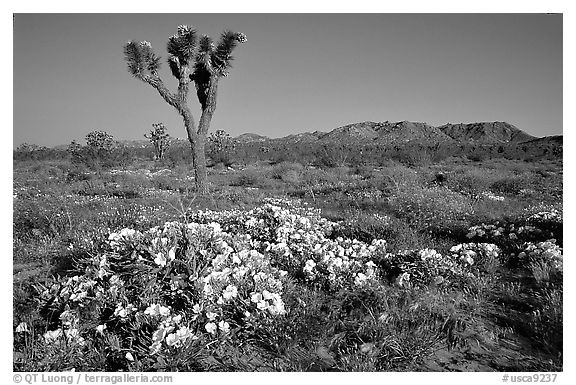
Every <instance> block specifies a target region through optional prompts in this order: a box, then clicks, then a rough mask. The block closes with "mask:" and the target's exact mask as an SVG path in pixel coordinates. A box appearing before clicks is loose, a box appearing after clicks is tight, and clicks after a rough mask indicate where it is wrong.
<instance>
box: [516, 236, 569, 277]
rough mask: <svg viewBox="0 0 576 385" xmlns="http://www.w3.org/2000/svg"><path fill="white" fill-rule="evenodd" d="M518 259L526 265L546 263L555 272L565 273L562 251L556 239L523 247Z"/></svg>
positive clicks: (526, 244) (530, 243) (528, 243)
mask: <svg viewBox="0 0 576 385" xmlns="http://www.w3.org/2000/svg"><path fill="white" fill-rule="evenodd" d="M518 259H519V260H520V261H522V262H524V263H526V264H536V263H544V264H546V265H548V266H550V268H551V269H553V271H556V272H560V273H562V272H563V267H564V263H563V258H562V249H561V248H560V247H559V246H558V245H557V244H556V241H555V240H554V239H549V240H547V241H545V242H538V243H532V242H527V243H525V244H524V245H523V246H522V251H521V252H520V253H519V254H518Z"/></svg>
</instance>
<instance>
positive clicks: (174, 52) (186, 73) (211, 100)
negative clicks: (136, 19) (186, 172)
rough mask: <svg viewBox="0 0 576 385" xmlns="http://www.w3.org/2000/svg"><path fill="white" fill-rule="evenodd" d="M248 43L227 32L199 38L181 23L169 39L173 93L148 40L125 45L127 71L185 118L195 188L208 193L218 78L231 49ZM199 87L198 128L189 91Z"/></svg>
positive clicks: (225, 70) (223, 72)
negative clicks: (210, 138) (210, 131)
mask: <svg viewBox="0 0 576 385" xmlns="http://www.w3.org/2000/svg"><path fill="white" fill-rule="evenodd" d="M244 42H246V35H244V34H242V33H236V32H231V31H224V32H223V33H222V36H221V37H220V41H219V42H218V44H217V45H215V44H214V42H213V41H212V39H211V38H210V37H209V36H206V35H202V37H200V39H197V36H196V30H195V29H193V28H192V27H189V26H187V25H180V26H178V33H177V34H176V35H173V36H171V37H170V38H169V39H168V45H167V50H168V53H169V57H168V65H169V66H170V70H171V72H172V75H173V76H174V77H175V78H176V79H177V80H178V91H177V92H176V93H172V92H171V91H170V90H169V89H168V88H167V87H166V86H165V85H164V82H163V81H162V79H160V76H159V75H158V70H159V69H160V57H159V56H156V54H155V53H154V51H153V50H152V46H151V44H150V43H149V42H147V41H143V42H136V41H130V42H128V43H127V44H126V45H125V46H124V55H125V58H126V61H127V63H128V70H129V71H130V73H131V74H132V75H133V76H134V77H136V78H137V79H140V80H142V81H144V82H145V83H148V84H149V85H151V86H152V87H153V88H155V89H156V91H158V93H159V94H160V96H162V98H163V99H164V100H165V101H166V102H167V103H168V104H170V105H171V106H172V107H174V108H175V109H176V111H178V113H179V114H180V115H181V116H182V119H183V120H184V127H185V128H186V132H187V134H188V140H189V141H190V146H191V148H192V160H193V162H194V172H195V177H196V187H197V189H198V191H199V192H200V193H205V192H206V155H205V152H204V150H205V145H206V135H207V133H208V129H209V128H210V121H211V120H212V116H213V115H214V110H215V109H216V92H217V88H218V81H219V80H220V78H221V77H224V76H227V75H228V71H229V70H230V67H231V65H230V62H231V61H232V51H233V50H234V48H236V46H237V44H238V43H244ZM191 82H194V84H195V86H196V96H197V97H198V101H199V102H200V107H201V110H202V114H201V116H200V120H199V123H198V127H196V123H195V122H194V118H193V116H192V112H191V110H190V107H189V106H188V93H189V88H190V83H191Z"/></svg>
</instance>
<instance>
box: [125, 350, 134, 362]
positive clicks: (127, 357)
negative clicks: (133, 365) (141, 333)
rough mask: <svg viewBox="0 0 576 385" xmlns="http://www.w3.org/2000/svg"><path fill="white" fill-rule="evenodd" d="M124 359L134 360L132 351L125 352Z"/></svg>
mask: <svg viewBox="0 0 576 385" xmlns="http://www.w3.org/2000/svg"><path fill="white" fill-rule="evenodd" d="M126 359H127V360H128V361H134V357H133V356H132V353H130V352H128V353H126Z"/></svg>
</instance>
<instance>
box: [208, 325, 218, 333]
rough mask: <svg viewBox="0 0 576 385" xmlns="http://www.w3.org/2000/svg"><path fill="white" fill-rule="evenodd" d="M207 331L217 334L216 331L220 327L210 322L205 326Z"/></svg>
mask: <svg viewBox="0 0 576 385" xmlns="http://www.w3.org/2000/svg"><path fill="white" fill-rule="evenodd" d="M205 328H206V331H207V332H208V333H210V334H216V330H217V329H218V327H217V326H216V324H215V323H214V322H208V323H207V324H206V326H205Z"/></svg>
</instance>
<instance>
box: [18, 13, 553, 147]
mask: <svg viewBox="0 0 576 385" xmlns="http://www.w3.org/2000/svg"><path fill="white" fill-rule="evenodd" d="M179 24H189V25H193V26H194V27H196V28H197V29H198V31H199V33H205V34H208V35H211V36H213V37H218V36H219V34H220V33H221V32H222V30H223V29H225V28H229V29H232V30H234V31H238V32H243V33H245V34H246V35H247V37H248V42H247V43H246V44H243V45H241V46H239V47H238V49H237V50H236V51H235V57H236V59H235V61H234V63H233V66H234V68H233V69H232V71H231V74H230V76H229V77H227V78H224V79H222V81H221V82H220V87H219V96H218V106H217V109H216V114H215V116H214V119H213V121H212V130H216V129H224V130H226V131H227V132H229V133H230V134H231V135H233V136H237V135H239V134H242V133H245V132H253V133H258V134H261V135H267V136H271V137H278V136H285V135H288V134H291V133H298V132H305V131H315V130H321V131H328V130H331V129H333V128H336V127H339V126H342V125H345V124H348V123H354V122H360V121H366V120H372V121H386V120H389V121H400V120H410V121H420V122H427V123H430V124H432V125H441V124H444V123H447V122H451V123H459V122H477V121H495V120H497V121H507V122H509V123H511V124H514V125H515V126H517V127H518V128H520V129H522V130H524V131H526V132H527V133H529V134H531V135H535V136H545V135H555V134H562V129H563V127H562V15H545V14H178V15H175V14H141V15H130V14H16V15H15V17H14V62H13V64H14V131H13V134H14V135H13V145H14V146H17V145H19V144H21V143H23V142H28V143H36V144H40V145H47V146H53V145H58V144H67V143H70V141H72V140H80V141H81V142H82V143H83V138H84V136H85V135H86V134H87V133H88V132H90V131H93V130H104V131H107V132H109V133H111V134H112V135H114V137H115V138H116V139H144V138H143V134H144V133H146V132H148V131H149V130H150V129H151V128H152V123H156V122H163V123H164V124H165V125H166V126H167V127H168V130H169V133H170V134H171V135H172V136H177V137H185V133H184V128H183V125H182V121H181V119H180V117H179V115H178V114H177V113H176V111H175V110H173V108H172V107H170V106H168V105H167V104H166V103H165V102H164V101H163V100H162V99H161V98H160V96H159V95H158V94H157V92H156V91H155V90H153V89H152V88H151V87H150V86H148V85H147V84H145V83H143V82H141V81H139V80H136V79H134V78H133V77H132V76H131V75H130V74H129V73H128V71H127V70H126V65H125V62H124V58H123V53H122V48H123V45H124V44H125V42H126V41H128V40H132V39H134V40H138V41H140V40H147V41H150V42H151V43H152V46H153V47H154V49H155V51H156V53H157V54H159V55H160V56H162V57H163V63H164V64H163V69H162V71H161V74H162V76H163V78H164V80H165V82H166V83H167V85H168V86H169V87H171V88H172V89H175V86H176V81H175V80H174V79H173V78H172V76H171V75H170V74H169V70H168V66H167V64H166V63H165V59H166V57H167V54H166V48H165V47H166V41H167V39H168V37H169V36H170V35H172V34H174V33H176V28H177V26H178V25H179ZM191 100H192V103H193V106H194V110H195V111H198V103H197V100H196V98H195V95H194V93H192V94H191ZM195 118H196V121H197V120H198V114H197V115H196V116H195Z"/></svg>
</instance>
